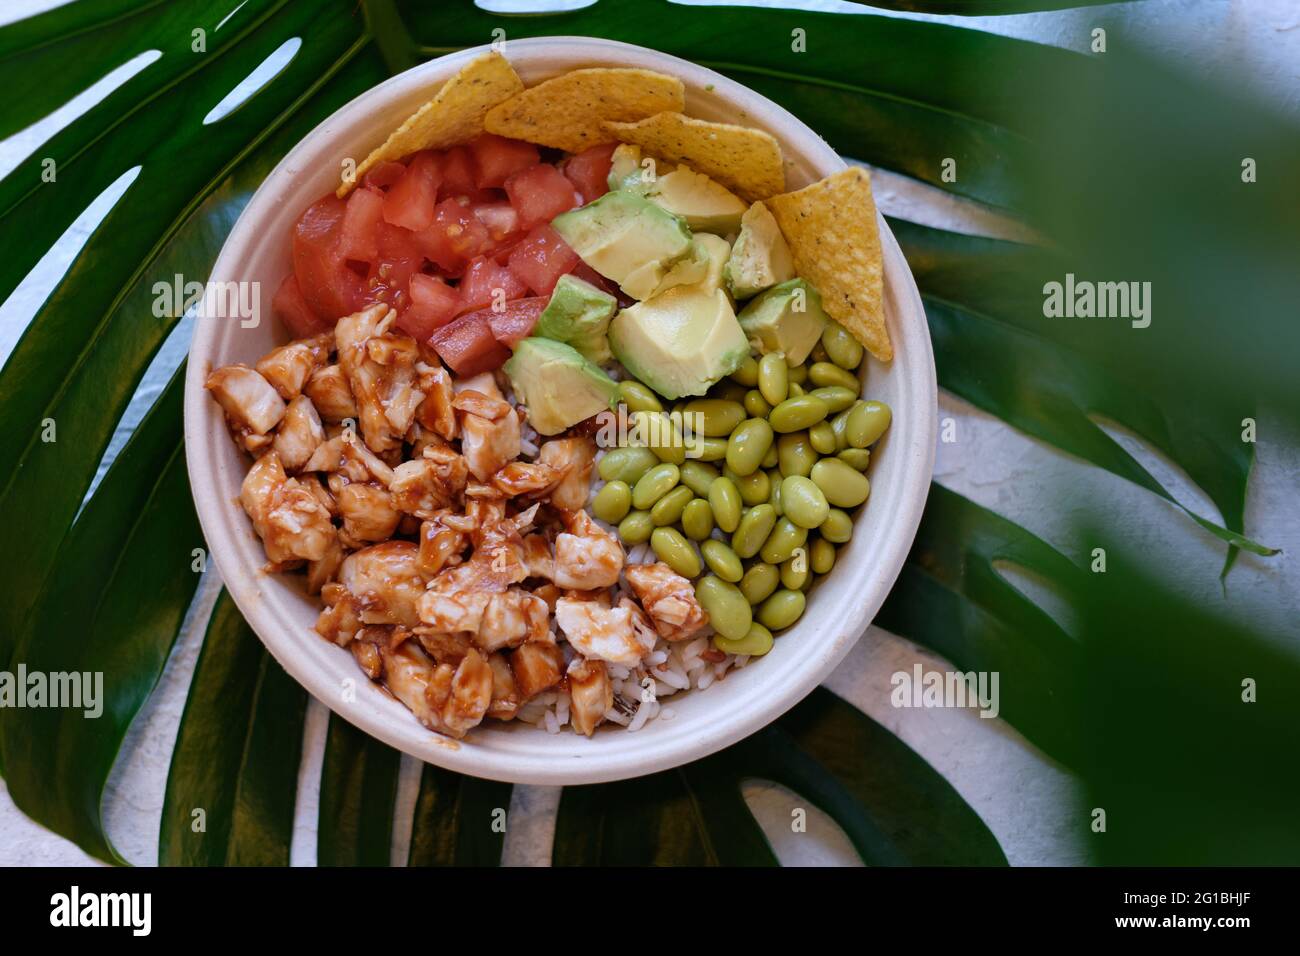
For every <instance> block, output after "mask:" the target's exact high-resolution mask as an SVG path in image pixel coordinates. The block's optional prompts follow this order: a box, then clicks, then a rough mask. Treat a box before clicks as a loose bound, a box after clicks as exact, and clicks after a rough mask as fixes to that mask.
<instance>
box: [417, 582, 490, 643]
mask: <svg viewBox="0 0 1300 956" xmlns="http://www.w3.org/2000/svg"><path fill="white" fill-rule="evenodd" d="M465 566H466V565H461V567H465ZM440 577H441V575H440ZM491 597H492V593H491V592H490V591H461V592H457V591H426V592H425V593H424V594H423V595H422V596H421V597H420V603H419V605H418V610H419V615H420V620H421V621H423V622H424V623H425V624H426V625H427V626H428V627H430V628H432V629H433V630H436V631H452V632H465V633H468V634H477V633H478V629H479V627H480V626H481V625H482V623H483V612H484V611H486V610H487V606H488V600H489V599H490V598H491Z"/></svg>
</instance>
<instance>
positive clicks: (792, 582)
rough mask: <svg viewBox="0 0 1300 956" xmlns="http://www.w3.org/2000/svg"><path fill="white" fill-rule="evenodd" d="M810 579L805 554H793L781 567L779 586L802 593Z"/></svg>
mask: <svg viewBox="0 0 1300 956" xmlns="http://www.w3.org/2000/svg"><path fill="white" fill-rule="evenodd" d="M811 577H812V572H811V571H809V570H808V555H806V554H795V555H794V556H793V557H792V558H790V560H788V561H785V562H784V563H782V565H781V586H782V587H787V588H789V589H790V590H791V591H802V590H803V589H804V587H805V586H806V585H807V584H808V579H809V578H811Z"/></svg>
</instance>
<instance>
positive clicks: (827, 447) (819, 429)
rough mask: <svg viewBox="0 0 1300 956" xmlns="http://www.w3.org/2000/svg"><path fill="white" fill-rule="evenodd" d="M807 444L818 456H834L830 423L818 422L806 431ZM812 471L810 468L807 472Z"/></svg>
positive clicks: (833, 435) (833, 434) (832, 429)
mask: <svg viewBox="0 0 1300 956" xmlns="http://www.w3.org/2000/svg"><path fill="white" fill-rule="evenodd" d="M808 443H809V444H810V445H812V446H813V450H814V451H816V452H817V453H818V454H819V455H833V454H835V429H834V428H832V427H831V423H830V422H818V423H817V424H816V425H814V426H813V427H812V428H810V429H808ZM811 470H812V469H811V468H810V469H809V471H811Z"/></svg>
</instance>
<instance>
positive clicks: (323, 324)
mask: <svg viewBox="0 0 1300 956" xmlns="http://www.w3.org/2000/svg"><path fill="white" fill-rule="evenodd" d="M271 310H272V311H273V312H274V313H275V314H276V315H278V316H279V317H280V321H282V322H283V323H284V324H285V327H286V328H287V329H288V330H289V334H290V335H292V336H293V337H294V338H295V339H302V338H306V337H308V336H310V335H319V334H320V333H321V332H328V331H329V330H330V329H332V328H333V327H334V323H333V322H330V321H327V320H326V319H322V318H321V317H320V316H319V315H317V314H316V313H315V312H313V311H312V310H311V306H309V305H308V304H307V300H306V299H304V298H303V296H302V290H301V289H299V288H298V279H297V277H295V276H294V275H293V273H289V275H287V276H286V277H285V280H284V281H283V282H281V283H280V288H278V289H276V290H275V295H274V296H273V297H272V299H271Z"/></svg>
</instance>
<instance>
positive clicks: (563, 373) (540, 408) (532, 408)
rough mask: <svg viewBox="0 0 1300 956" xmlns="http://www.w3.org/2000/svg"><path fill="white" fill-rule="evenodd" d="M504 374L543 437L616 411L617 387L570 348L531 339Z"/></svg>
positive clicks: (517, 349) (518, 349) (518, 350)
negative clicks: (600, 414)
mask: <svg viewBox="0 0 1300 956" xmlns="http://www.w3.org/2000/svg"><path fill="white" fill-rule="evenodd" d="M504 368H505V373H506V375H508V376H509V377H510V385H511V387H512V388H513V389H514V392H515V397H516V398H517V399H518V400H519V401H521V402H523V403H524V405H525V406H526V407H527V409H528V421H529V424H531V425H532V426H533V427H534V428H535V429H537V431H538V432H539V433H540V434H543V435H557V434H559V433H560V432H562V431H564V430H565V429H566V428H568V427H570V426H571V425H576V424H578V422H581V421H585V420H586V419H588V418H590V417H591V416H593V415H596V414H599V413H600V412H603V411H607V410H609V409H611V408H613V407H614V406H615V405H616V404H617V401H618V384H617V383H616V382H615V381H614V380H613V379H612V378H610V377H609V376H608V375H606V374H605V373H604V372H603V371H602V370H601V369H600V367H599V366H597V365H596V364H595V363H594V362H591V361H590V360H588V359H586V358H583V356H582V355H581V354H579V353H578V351H577V350H576V349H575V348H574V347H573V346H571V345H567V344H565V343H564V342H556V341H555V340H554V339H545V338H540V337H538V336H529V337H528V338H526V339H524V340H522V341H521V342H519V343H518V344H517V345H516V346H515V354H514V355H512V356H511V357H510V359H509V360H508V361H507V362H506V364H505V366H504Z"/></svg>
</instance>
